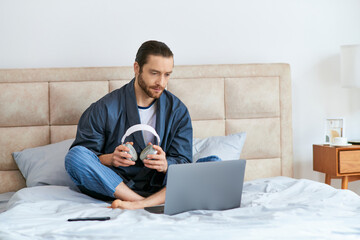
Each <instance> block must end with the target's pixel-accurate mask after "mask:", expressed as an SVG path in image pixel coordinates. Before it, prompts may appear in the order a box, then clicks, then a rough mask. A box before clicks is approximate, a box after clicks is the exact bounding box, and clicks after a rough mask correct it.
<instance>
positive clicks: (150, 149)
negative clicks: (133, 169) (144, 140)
mask: <svg viewBox="0 0 360 240" xmlns="http://www.w3.org/2000/svg"><path fill="white" fill-rule="evenodd" d="M149 154H157V151H156V150H155V148H154V147H153V145H152V144H149V145H147V146H146V148H144V150H142V152H141V153H140V159H141V161H144V159H145V158H146V157H147V155H149Z"/></svg>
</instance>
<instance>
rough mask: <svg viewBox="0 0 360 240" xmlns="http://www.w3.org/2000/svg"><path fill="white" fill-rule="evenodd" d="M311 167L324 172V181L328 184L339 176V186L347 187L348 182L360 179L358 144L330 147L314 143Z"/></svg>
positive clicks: (359, 149) (359, 151)
mask: <svg viewBox="0 0 360 240" xmlns="http://www.w3.org/2000/svg"><path fill="white" fill-rule="evenodd" d="M313 169H314V171H318V172H322V173H325V183H326V184H329V185H330V184H331V179H332V178H341V179H342V182H341V188H342V189H347V188H348V183H349V182H352V181H356V180H360V145H351V146H348V147H330V146H329V145H316V144H314V145H313Z"/></svg>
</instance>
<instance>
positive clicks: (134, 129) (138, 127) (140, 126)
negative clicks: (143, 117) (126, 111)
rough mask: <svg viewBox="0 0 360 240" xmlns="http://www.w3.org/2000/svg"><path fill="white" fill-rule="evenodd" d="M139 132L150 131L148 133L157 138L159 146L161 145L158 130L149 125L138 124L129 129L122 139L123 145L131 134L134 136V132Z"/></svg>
mask: <svg viewBox="0 0 360 240" xmlns="http://www.w3.org/2000/svg"><path fill="white" fill-rule="evenodd" d="M137 131H148V132H151V133H152V134H153V135H154V136H155V137H156V140H157V142H158V145H160V137H159V135H158V134H157V132H156V130H155V129H154V128H153V127H151V126H149V125H146V124H136V125H134V126H131V127H129V128H128V130H126V132H125V134H124V136H123V137H122V138H121V144H123V143H124V141H125V139H126V138H127V137H128V136H130V135H131V134H133V133H134V132H137Z"/></svg>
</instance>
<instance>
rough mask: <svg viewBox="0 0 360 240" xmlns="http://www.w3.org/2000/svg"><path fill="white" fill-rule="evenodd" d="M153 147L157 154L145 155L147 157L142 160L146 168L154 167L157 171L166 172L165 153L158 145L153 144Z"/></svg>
mask: <svg viewBox="0 0 360 240" xmlns="http://www.w3.org/2000/svg"><path fill="white" fill-rule="evenodd" d="M153 147H154V149H155V150H156V151H157V154H149V155H147V158H146V159H144V161H143V162H144V165H145V167H147V168H151V169H155V170H156V171H158V172H163V173H166V171H167V168H168V163H167V160H166V154H165V152H164V151H163V150H162V148H161V147H160V146H158V145H153Z"/></svg>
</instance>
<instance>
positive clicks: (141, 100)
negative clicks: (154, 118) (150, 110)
mask: <svg viewBox="0 0 360 240" xmlns="http://www.w3.org/2000/svg"><path fill="white" fill-rule="evenodd" d="M134 88H135V97H136V102H137V105H138V106H139V107H148V106H150V105H151V104H152V103H153V102H154V100H155V99H154V98H151V97H149V96H148V95H147V94H146V93H145V92H144V91H143V90H142V89H141V87H140V86H139V84H138V81H137V80H135V82H134Z"/></svg>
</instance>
